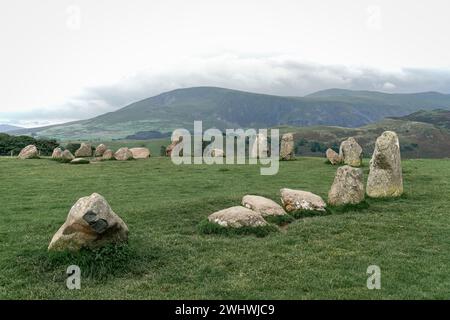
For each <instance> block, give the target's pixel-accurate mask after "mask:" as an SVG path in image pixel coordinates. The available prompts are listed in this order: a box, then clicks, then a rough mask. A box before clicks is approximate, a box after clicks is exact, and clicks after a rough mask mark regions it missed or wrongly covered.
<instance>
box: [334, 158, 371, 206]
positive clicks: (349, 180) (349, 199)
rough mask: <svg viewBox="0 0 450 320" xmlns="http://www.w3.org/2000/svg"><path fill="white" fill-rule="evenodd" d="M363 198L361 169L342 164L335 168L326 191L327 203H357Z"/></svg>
mask: <svg viewBox="0 0 450 320" xmlns="http://www.w3.org/2000/svg"><path fill="white" fill-rule="evenodd" d="M363 200H364V179H363V171H362V169H360V168H354V167H351V166H348V165H346V166H343V167H340V168H338V169H337V172H336V176H335V177H334V182H333V185H332V186H331V189H330V192H329V193H328V204H330V205H333V206H339V205H345V204H358V203H360V202H362V201H363Z"/></svg>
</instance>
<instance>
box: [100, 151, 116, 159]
mask: <svg viewBox="0 0 450 320" xmlns="http://www.w3.org/2000/svg"><path fill="white" fill-rule="evenodd" d="M113 158H114V152H112V150H110V149H107V150H106V151H105V152H103V156H102V160H112V159H113Z"/></svg>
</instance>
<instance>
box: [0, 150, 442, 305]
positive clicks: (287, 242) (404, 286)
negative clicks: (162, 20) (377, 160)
mask: <svg viewBox="0 0 450 320" xmlns="http://www.w3.org/2000/svg"><path fill="white" fill-rule="evenodd" d="M365 162H366V163H367V159H365ZM403 168H404V186H405V196H403V197H400V198H398V199H369V198H368V199H367V203H368V206H367V207H365V208H355V207H353V208H346V209H345V210H341V211H339V210H337V209H336V208H330V211H331V212H330V213H331V214H328V215H317V216H311V217H304V216H300V217H298V219H296V220H295V221H292V222H291V223H289V224H287V225H283V227H280V228H279V232H270V233H268V234H267V235H265V236H264V237H257V236H255V235H254V234H232V235H229V234H205V233H203V232H200V230H199V224H200V223H201V222H202V221H204V220H205V219H206V217H207V216H208V215H209V214H210V213H212V212H214V211H217V210H220V209H224V208H227V207H231V206H235V205H239V204H240V203H241V200H242V197H243V196H244V195H246V194H256V195H261V196H265V197H268V198H270V199H273V200H274V201H276V202H278V203H279V202H280V201H279V189H280V188H283V187H285V188H292V189H303V190H308V191H311V192H314V193H316V194H318V195H320V196H322V197H323V198H324V199H326V196H327V194H328V191H329V188H330V186H331V184H332V182H333V179H334V174H335V172H336V169H337V167H336V166H329V165H325V164H324V163H323V159H318V158H298V159H297V161H285V162H281V163H280V171H279V173H278V174H277V175H275V176H261V175H260V174H259V167H258V166H246V165H216V166H208V165H200V166H195V165H191V166H175V165H173V164H172V163H171V162H170V160H169V159H166V158H151V159H149V160H137V161H130V162H120V161H106V162H100V161H99V162H96V163H92V164H89V165H85V166H71V165H69V164H63V163H58V162H55V161H51V160H49V159H45V158H44V159H35V160H34V159H33V160H26V161H19V160H16V159H10V158H0V298H2V299H201V298H204V299H225V298H229V299H283V298H284V299H388V298H398V299H423V298H425V299H431V298H438V299H448V298H449V297H450V293H449V292H450V275H449V272H448V268H449V266H450V213H449V210H448V208H449V202H450V200H449V197H450V161H449V160H407V161H404V162H403ZM363 170H364V174H365V178H367V171H368V166H366V167H364V168H363ZM93 192H98V193H100V194H102V195H103V196H104V197H105V198H106V199H107V200H108V202H109V203H110V205H111V207H112V208H113V210H114V211H115V212H116V213H117V214H119V215H120V216H121V217H122V218H123V220H124V221H125V222H126V223H127V225H128V227H129V229H130V238H129V243H128V244H127V245H124V246H119V247H107V248H104V249H99V250H98V251H97V250H96V251H87V250H83V251H82V252H80V253H76V254H74V253H48V252H47V246H48V244H49V242H50V240H51V237H52V236H53V234H54V233H55V232H56V231H57V230H58V228H59V227H60V225H61V224H62V223H63V222H64V220H65V219H66V216H67V213H68V212H69V210H70V207H71V206H72V205H73V204H74V203H75V202H76V200H77V199H79V198H80V197H83V196H86V195H90V194H91V193H93ZM338 209H339V208H338ZM71 264H77V265H79V266H80V268H81V272H82V282H81V286H82V288H81V290H68V289H67V288H66V285H65V281H66V277H67V275H66V269H67V267H68V266H69V265H71ZM373 264H375V265H378V266H380V268H381V272H382V277H381V279H382V280H381V287H382V289H381V290H368V289H367V288H366V281H367V276H368V275H367V274H366V270H367V267H368V266H369V265H373Z"/></svg>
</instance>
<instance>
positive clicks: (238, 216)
mask: <svg viewBox="0 0 450 320" xmlns="http://www.w3.org/2000/svg"><path fill="white" fill-rule="evenodd" d="M208 220H209V221H210V222H213V223H217V224H219V225H221V226H222V227H230V228H241V227H261V226H265V225H267V222H266V220H264V218H263V217H262V215H261V214H259V213H257V212H255V211H253V210H250V209H247V208H244V207H241V206H236V207H231V208H228V209H223V210H220V211H217V212H214V213H213V214H211V215H210V216H209V217H208Z"/></svg>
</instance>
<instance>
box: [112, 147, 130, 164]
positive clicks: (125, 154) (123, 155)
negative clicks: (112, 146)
mask: <svg viewBox="0 0 450 320" xmlns="http://www.w3.org/2000/svg"><path fill="white" fill-rule="evenodd" d="M114 158H115V159H116V160H118V161H126V160H131V159H133V154H132V153H131V151H130V149H128V148H127V147H124V148H120V149H119V150H117V151H116V153H114Z"/></svg>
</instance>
